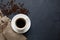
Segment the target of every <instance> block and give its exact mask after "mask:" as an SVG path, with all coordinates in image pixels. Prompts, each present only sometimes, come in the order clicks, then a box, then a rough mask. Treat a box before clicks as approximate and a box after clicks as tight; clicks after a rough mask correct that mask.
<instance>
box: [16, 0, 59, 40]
mask: <svg viewBox="0 0 60 40" xmlns="http://www.w3.org/2000/svg"><path fill="white" fill-rule="evenodd" d="M16 2H23V3H24V4H25V5H24V7H25V8H28V9H29V11H30V14H29V17H30V19H31V21H32V25H31V28H30V30H29V31H28V32H27V33H25V35H26V36H27V38H28V40H60V0H16Z"/></svg>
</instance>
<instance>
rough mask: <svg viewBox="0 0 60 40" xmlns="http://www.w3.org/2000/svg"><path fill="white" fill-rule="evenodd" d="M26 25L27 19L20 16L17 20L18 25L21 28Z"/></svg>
mask: <svg viewBox="0 0 60 40" xmlns="http://www.w3.org/2000/svg"><path fill="white" fill-rule="evenodd" d="M25 25H26V21H25V20H24V19H23V18H19V19H17V20H16V26H17V27H19V28H23V27H24V26H25Z"/></svg>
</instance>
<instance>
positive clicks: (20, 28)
mask: <svg viewBox="0 0 60 40" xmlns="http://www.w3.org/2000/svg"><path fill="white" fill-rule="evenodd" d="M30 26H31V20H30V18H29V17H28V16H27V15H25V14H17V15H15V16H14V17H13V18H12V21H11V27H12V29H13V30H14V31H15V32H17V33H25V32H27V31H28V30H29V29H30Z"/></svg>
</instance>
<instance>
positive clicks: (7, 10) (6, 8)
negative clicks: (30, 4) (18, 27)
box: [0, 0, 29, 16]
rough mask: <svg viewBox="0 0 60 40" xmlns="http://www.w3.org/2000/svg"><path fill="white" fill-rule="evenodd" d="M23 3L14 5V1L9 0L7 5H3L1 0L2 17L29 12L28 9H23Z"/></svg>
mask: <svg viewBox="0 0 60 40" xmlns="http://www.w3.org/2000/svg"><path fill="white" fill-rule="evenodd" d="M23 6H24V3H22V4H21V3H15V0H9V1H8V2H7V4H4V3H3V0H1V3H0V9H1V11H2V12H3V14H4V15H6V16H9V15H11V14H12V13H15V12H17V13H22V14H26V15H27V13H28V12H29V10H28V9H26V8H24V7H23Z"/></svg>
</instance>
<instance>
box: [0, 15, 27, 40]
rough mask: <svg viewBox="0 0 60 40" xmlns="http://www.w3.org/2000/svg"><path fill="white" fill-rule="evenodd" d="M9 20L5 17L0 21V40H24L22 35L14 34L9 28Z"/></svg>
mask: <svg viewBox="0 0 60 40" xmlns="http://www.w3.org/2000/svg"><path fill="white" fill-rule="evenodd" d="M10 21H11V20H10V19H9V18H8V17H6V16H4V17H2V18H1V19H0V40H26V39H27V38H26V37H25V36H24V35H23V34H18V33H15V32H14V31H13V30H12V28H11V23H10Z"/></svg>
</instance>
